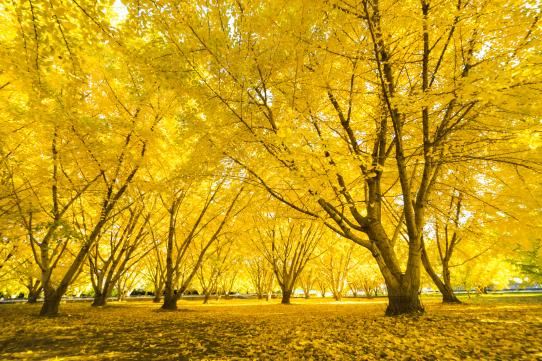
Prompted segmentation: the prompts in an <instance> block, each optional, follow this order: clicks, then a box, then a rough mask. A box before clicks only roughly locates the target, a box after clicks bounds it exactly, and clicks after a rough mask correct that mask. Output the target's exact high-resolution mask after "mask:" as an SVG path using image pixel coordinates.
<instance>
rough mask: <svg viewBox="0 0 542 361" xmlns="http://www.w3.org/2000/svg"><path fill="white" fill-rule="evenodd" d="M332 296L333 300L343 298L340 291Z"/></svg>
mask: <svg viewBox="0 0 542 361" xmlns="http://www.w3.org/2000/svg"><path fill="white" fill-rule="evenodd" d="M333 298H335V301H337V302H339V301H341V300H342V299H343V296H342V295H341V294H340V293H335V294H334V295H333Z"/></svg>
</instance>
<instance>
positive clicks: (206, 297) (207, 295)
mask: <svg viewBox="0 0 542 361" xmlns="http://www.w3.org/2000/svg"><path fill="white" fill-rule="evenodd" d="M210 297H211V295H210V294H209V293H207V292H205V297H204V298H203V304H204V305H206V304H208V303H209V298H210Z"/></svg>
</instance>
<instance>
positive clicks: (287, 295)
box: [280, 290, 292, 305]
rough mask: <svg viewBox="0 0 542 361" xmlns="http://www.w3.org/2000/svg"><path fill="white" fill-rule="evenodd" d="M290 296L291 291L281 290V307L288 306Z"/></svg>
mask: <svg viewBox="0 0 542 361" xmlns="http://www.w3.org/2000/svg"><path fill="white" fill-rule="evenodd" d="M291 296H292V290H282V300H281V301H280V303H282V304H283V305H289V304H290V298H291Z"/></svg>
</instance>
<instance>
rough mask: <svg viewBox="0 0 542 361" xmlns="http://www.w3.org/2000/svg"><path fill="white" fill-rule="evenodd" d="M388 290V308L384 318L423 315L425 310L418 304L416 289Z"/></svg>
mask: <svg viewBox="0 0 542 361" xmlns="http://www.w3.org/2000/svg"><path fill="white" fill-rule="evenodd" d="M387 288H388V307H387V308H386V316H398V315H403V314H409V313H410V314H412V313H424V312H425V310H424V308H423V306H422V303H421V302H420V295H419V292H418V287H412V286H411V287H405V286H403V285H400V286H399V287H396V288H394V287H390V286H389V285H387Z"/></svg>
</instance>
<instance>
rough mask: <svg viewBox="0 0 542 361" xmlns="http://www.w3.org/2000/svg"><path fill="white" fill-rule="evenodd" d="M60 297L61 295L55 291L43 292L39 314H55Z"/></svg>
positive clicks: (56, 313)
mask: <svg viewBox="0 0 542 361" xmlns="http://www.w3.org/2000/svg"><path fill="white" fill-rule="evenodd" d="M61 299H62V295H59V294H58V293H57V292H55V291H49V292H45V297H44V300H43V305H42V306H41V310H40V316H57V315H58V308H59V306H60V300H61Z"/></svg>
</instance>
